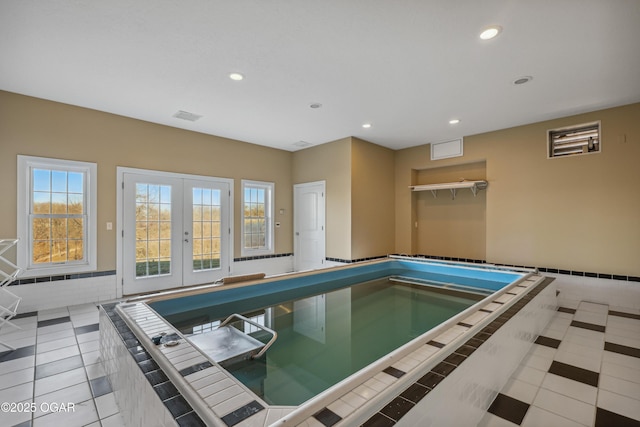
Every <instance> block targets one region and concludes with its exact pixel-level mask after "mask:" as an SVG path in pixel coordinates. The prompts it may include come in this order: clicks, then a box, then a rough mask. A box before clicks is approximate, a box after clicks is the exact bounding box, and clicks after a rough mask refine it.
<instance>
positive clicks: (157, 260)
mask: <svg viewBox="0 0 640 427" xmlns="http://www.w3.org/2000/svg"><path fill="white" fill-rule="evenodd" d="M163 274H171V186H170V185H157V184H144V183H137V184H136V277H149V276H159V275H163Z"/></svg>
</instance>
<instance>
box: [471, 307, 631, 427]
mask: <svg viewBox="0 0 640 427" xmlns="http://www.w3.org/2000/svg"><path fill="white" fill-rule="evenodd" d="M612 310H613V311H614V312H615V311H618V310H620V311H626V312H632V314H635V315H636V316H637V315H638V314H639V312H638V311H637V310H625V309H618V310H615V309H612ZM572 322H584V323H587V324H589V325H587V326H604V327H606V331H605V332H599V331H595V330H590V329H585V328H583V327H577V326H576V324H575V323H574V324H572ZM542 336H545V337H548V338H553V339H555V340H560V343H559V345H558V347H557V348H553V347H550V346H547V345H541V344H533V346H532V348H531V350H530V352H529V354H528V355H527V356H526V357H525V358H524V360H523V361H522V363H521V365H520V367H519V368H518V369H517V370H516V372H515V373H514V375H513V376H512V377H511V380H510V381H509V383H507V385H506V386H505V387H504V388H503V390H502V391H501V394H503V395H506V396H508V397H511V398H514V399H517V400H519V401H521V402H524V403H526V404H528V405H530V406H529V408H528V410H527V411H526V414H525V415H524V418H523V419H522V420H521V423H519V424H517V423H514V422H511V421H509V420H507V419H505V418H503V417H500V416H497V415H494V414H493V413H490V412H488V413H487V414H486V416H485V417H484V419H483V420H482V421H481V423H480V424H479V425H480V426H481V427H507V426H509V427H515V426H517V425H520V426H523V427H534V426H558V427H563V426H596V427H601V426H603V427H608V426H611V427H619V426H622V425H624V426H640V357H637V354H638V352H640V350H639V349H640V319H637V318H627V317H621V316H619V315H612V314H611V312H609V306H607V305H601V304H593V303H587V302H582V303H580V304H579V305H578V306H577V307H576V312H575V314H573V313H566V312H562V311H558V312H557V313H556V315H555V317H554V318H553V319H552V320H551V322H550V323H549V325H548V326H547V328H546V330H545V331H544V332H543V333H542ZM605 343H615V344H621V345H625V346H626V347H630V348H631V349H632V351H633V350H634V349H635V352H634V354H635V355H636V356H635V357H634V356H631V355H626V354H620V353H616V352H614V351H612V350H613V349H611V348H609V350H607V347H606V346H605ZM554 362H562V363H563V364H566V365H570V366H571V367H578V368H582V369H586V370H588V371H591V372H590V373H588V375H591V374H593V375H592V376H596V381H595V383H596V384H597V386H593V385H589V384H587V383H585V382H583V381H582V378H580V380H577V379H570V378H567V377H565V376H560V375H556V374H554V373H551V372H549V368H550V367H551V365H552V363H554ZM577 377H578V375H577V376H576V378H577ZM598 408H600V409H598ZM600 410H605V411H608V412H612V413H614V414H618V415H622V416H624V417H626V418H627V419H626V420H622V419H615V421H612V419H611V418H604V417H602V416H600V417H598V416H597V412H598V411H600ZM611 422H614V423H615V424H611Z"/></svg>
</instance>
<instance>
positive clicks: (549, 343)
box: [534, 335, 561, 348]
mask: <svg viewBox="0 0 640 427" xmlns="http://www.w3.org/2000/svg"><path fill="white" fill-rule="evenodd" d="M534 343H536V344H540V345H543V346H545V347H551V348H558V347H559V346H560V343H561V341H560V340H557V339H555V338H549V337H544V336H542V335H539V336H538V338H536V340H535V341H534Z"/></svg>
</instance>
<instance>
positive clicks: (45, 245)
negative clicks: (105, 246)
mask: <svg viewBox="0 0 640 427" xmlns="http://www.w3.org/2000/svg"><path fill="white" fill-rule="evenodd" d="M96 180H97V165H96V164H95V163H86V162H75V161H68V160H57V159H46V158H40V157H29V156H18V237H19V238H20V241H19V243H18V265H19V266H20V268H22V269H23V270H24V272H25V273H24V275H25V276H37V275H51V274H65V273H73V272H80V271H90V270H95V269H96V267H97V255H96V208H97V205H96V193H97V185H96Z"/></svg>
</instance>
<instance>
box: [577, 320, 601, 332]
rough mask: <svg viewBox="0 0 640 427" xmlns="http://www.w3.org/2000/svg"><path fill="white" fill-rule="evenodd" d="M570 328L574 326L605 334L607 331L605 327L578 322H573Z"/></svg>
mask: <svg viewBox="0 0 640 427" xmlns="http://www.w3.org/2000/svg"><path fill="white" fill-rule="evenodd" d="M569 326H573V327H575V328H582V329H589V330H591V331H596V332H605V330H606V327H605V326H602V325H596V324H593V323H587V322H579V321H577V320H573V321H571V324H570V325H569Z"/></svg>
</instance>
